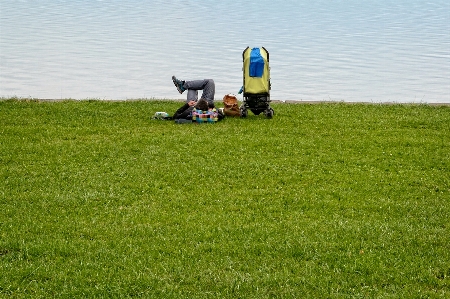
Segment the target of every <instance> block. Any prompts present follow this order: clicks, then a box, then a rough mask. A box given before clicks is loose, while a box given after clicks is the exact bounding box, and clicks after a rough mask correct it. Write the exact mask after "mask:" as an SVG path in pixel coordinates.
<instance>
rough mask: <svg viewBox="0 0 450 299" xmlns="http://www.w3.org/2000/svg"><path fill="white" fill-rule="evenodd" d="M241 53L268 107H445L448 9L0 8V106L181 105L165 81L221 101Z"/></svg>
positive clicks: (82, 4) (94, 2)
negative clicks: (260, 61)
mask: <svg viewBox="0 0 450 299" xmlns="http://www.w3.org/2000/svg"><path fill="white" fill-rule="evenodd" d="M247 46H250V47H255V46H258V47H259V46H264V47H265V48H266V49H267V50H268V51H269V53H270V67H271V78H272V79H271V82H272V91H271V98H272V99H273V100H282V101H284V100H295V101H322V100H326V101H347V102H424V103H450V1H448V0H432V1H424V0H399V1H384V0H377V1H375V0H369V1H356V0H349V1H344V0H328V1H320V0H319V1H303V0H299V1H294V0H290V1H289V0H288V1H273V0H260V1H234V0H222V1H213V0H203V1H200V0H185V1H173V0H165V1H162V0H154V1H132V0H129V1H124V0H113V1H106V0H105V1H101V0H71V1H58V0H51V1H50V0H39V1H26V0H22V1H21V0H1V2H0V97H9V96H18V97H32V98H45V99H60V98H74V99H86V98H97V99H113V100H121V99H136V98H166V99H181V98H184V96H185V95H180V94H178V93H177V91H176V89H175V87H174V86H173V83H172V81H171V76H172V75H176V76H177V77H179V78H181V79H186V80H188V79H203V78H212V79H214V80H215V81H216V98H217V99H221V98H222V97H223V95H225V94H227V93H235V94H236V93H237V92H238V90H239V88H240V86H241V85H242V56H241V55H242V51H243V50H244V49H245V48H246V47H247Z"/></svg>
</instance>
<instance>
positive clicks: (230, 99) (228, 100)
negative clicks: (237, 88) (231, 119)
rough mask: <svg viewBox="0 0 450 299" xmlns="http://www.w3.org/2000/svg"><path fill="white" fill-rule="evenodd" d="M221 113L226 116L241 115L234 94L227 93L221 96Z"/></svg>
mask: <svg viewBox="0 0 450 299" xmlns="http://www.w3.org/2000/svg"><path fill="white" fill-rule="evenodd" d="M223 114H225V115H226V116H241V112H240V111H239V105H238V100H237V98H236V97H235V96H234V95H231V94H227V95H225V96H224V97H223Z"/></svg>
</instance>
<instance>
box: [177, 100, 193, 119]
mask: <svg viewBox="0 0 450 299" xmlns="http://www.w3.org/2000/svg"><path fill="white" fill-rule="evenodd" d="M194 105H195V102H194V101H190V102H188V103H186V104H184V105H183V106H182V107H180V108H179V109H178V110H177V111H176V112H175V114H174V115H173V119H180V118H184V119H186V118H187V117H188V116H189V115H190V114H191V111H192V109H189V108H191V107H192V106H194Z"/></svg>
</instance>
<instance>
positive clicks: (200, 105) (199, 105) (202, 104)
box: [195, 98, 208, 111]
mask: <svg viewBox="0 0 450 299" xmlns="http://www.w3.org/2000/svg"><path fill="white" fill-rule="evenodd" d="M195 109H198V110H202V111H208V102H207V101H206V100H205V99H203V98H202V99H200V100H198V102H197V104H195Z"/></svg>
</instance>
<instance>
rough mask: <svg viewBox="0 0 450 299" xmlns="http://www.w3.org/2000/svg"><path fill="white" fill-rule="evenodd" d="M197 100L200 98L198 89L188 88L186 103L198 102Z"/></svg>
mask: <svg viewBox="0 0 450 299" xmlns="http://www.w3.org/2000/svg"><path fill="white" fill-rule="evenodd" d="M197 100H198V90H195V89H188V92H187V100H186V103H189V102H190V101H195V102H197Z"/></svg>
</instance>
